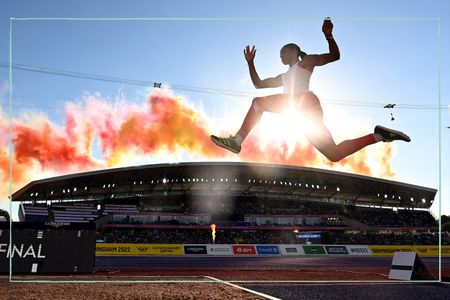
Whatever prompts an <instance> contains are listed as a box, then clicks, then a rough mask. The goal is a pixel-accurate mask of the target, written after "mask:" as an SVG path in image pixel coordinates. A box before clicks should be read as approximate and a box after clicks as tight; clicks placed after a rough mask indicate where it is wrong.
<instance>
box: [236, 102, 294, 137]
mask: <svg viewBox="0 0 450 300" xmlns="http://www.w3.org/2000/svg"><path fill="white" fill-rule="evenodd" d="M288 104H289V96H287V95H283V94H277V95H271V96H266V97H256V98H255V99H253V101H252V105H251V106H250V108H249V110H248V112H247V115H246V116H245V118H244V121H243V122H242V126H241V128H240V129H239V131H238V132H237V133H236V136H238V137H239V138H241V139H242V140H244V139H245V138H246V137H247V135H248V134H249V133H250V131H251V130H252V129H253V127H255V125H256V124H257V123H258V122H259V120H261V117H262V115H263V113H264V112H265V111H268V112H274V113H280V112H282V111H283V110H284V109H285V108H287V105H288ZM240 142H242V141H240Z"/></svg>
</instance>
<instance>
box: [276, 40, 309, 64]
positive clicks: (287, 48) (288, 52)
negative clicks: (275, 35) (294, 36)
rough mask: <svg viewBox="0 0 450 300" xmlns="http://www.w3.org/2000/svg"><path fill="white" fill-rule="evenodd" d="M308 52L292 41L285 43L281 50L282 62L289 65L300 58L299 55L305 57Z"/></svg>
mask: <svg viewBox="0 0 450 300" xmlns="http://www.w3.org/2000/svg"><path fill="white" fill-rule="evenodd" d="M305 56H306V53H305V52H303V51H302V50H301V49H300V47H299V46H298V45H297V44H294V43H290V44H286V45H284V46H283V47H282V48H281V50H280V58H281V62H282V63H283V64H284V65H288V64H290V63H292V62H295V61H297V60H298V58H299V57H301V58H303V57H305Z"/></svg>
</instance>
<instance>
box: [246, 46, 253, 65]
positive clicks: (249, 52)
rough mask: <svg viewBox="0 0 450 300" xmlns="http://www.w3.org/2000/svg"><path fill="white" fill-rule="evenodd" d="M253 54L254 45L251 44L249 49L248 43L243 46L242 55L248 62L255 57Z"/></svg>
mask: <svg viewBox="0 0 450 300" xmlns="http://www.w3.org/2000/svg"><path fill="white" fill-rule="evenodd" d="M255 54H256V49H255V46H253V47H252V49H250V46H249V45H247V47H245V49H244V56H245V59H246V60H247V62H248V63H250V62H253V60H254V59H255Z"/></svg>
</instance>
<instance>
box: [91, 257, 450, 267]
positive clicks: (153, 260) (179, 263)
mask: <svg viewBox="0 0 450 300" xmlns="http://www.w3.org/2000/svg"><path fill="white" fill-rule="evenodd" d="M422 260H423V261H424V263H425V264H426V265H427V266H428V267H429V268H438V267H439V260H438V258H437V257H422ZM391 263H392V257H374V256H367V257H364V256H361V257H358V256H353V257H349V256H346V257H342V256H341V257H330V256H328V257H294V256H293V257H286V256H272V257H260V256H258V257H211V256H202V257H194V256H182V257H180V256H172V257H169V256H145V257H144V256H97V258H96V267H97V268H140V269H145V268H158V269H159V268H171V269H199V268H200V269H201V268H214V269H229V268H231V269H298V268H317V269H320V268H390V266H391ZM441 266H442V268H450V257H445V258H442V262H441Z"/></svg>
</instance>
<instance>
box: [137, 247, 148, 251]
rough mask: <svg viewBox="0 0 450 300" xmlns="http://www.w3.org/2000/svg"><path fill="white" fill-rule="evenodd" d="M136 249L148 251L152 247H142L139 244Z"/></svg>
mask: <svg viewBox="0 0 450 300" xmlns="http://www.w3.org/2000/svg"><path fill="white" fill-rule="evenodd" d="M136 249H138V250H139V251H141V252H145V251H147V250H148V249H150V247H140V246H137V247H136Z"/></svg>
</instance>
